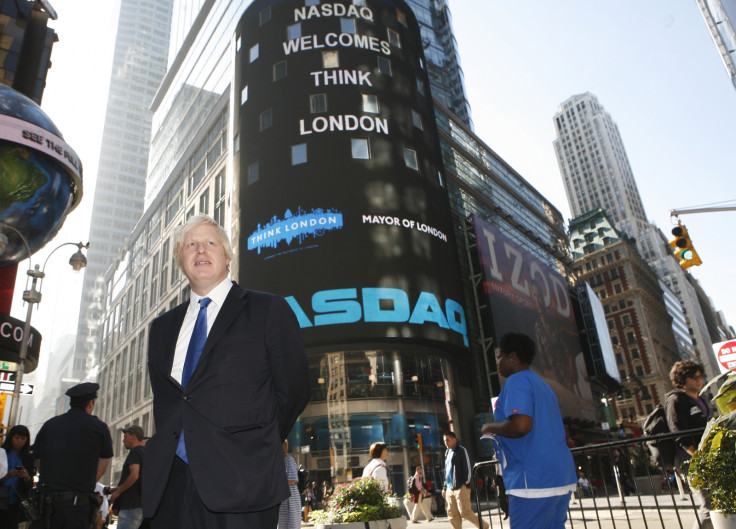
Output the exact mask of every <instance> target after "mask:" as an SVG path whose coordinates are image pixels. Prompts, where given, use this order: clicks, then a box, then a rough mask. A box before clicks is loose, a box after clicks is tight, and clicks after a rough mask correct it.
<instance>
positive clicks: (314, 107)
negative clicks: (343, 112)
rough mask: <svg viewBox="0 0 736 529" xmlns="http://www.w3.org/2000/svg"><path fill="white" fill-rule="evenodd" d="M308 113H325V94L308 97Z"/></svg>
mask: <svg viewBox="0 0 736 529" xmlns="http://www.w3.org/2000/svg"><path fill="white" fill-rule="evenodd" d="M309 111H310V112H311V113H312V114H320V113H322V112H327V94H312V95H310V96H309Z"/></svg>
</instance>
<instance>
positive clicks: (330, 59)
mask: <svg viewBox="0 0 736 529" xmlns="http://www.w3.org/2000/svg"><path fill="white" fill-rule="evenodd" d="M339 66H340V57H339V56H338V55H337V52H336V51H323V52H322V67H323V68H338V67H339Z"/></svg>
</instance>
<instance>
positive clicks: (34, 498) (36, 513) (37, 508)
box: [6, 487, 41, 522]
mask: <svg viewBox="0 0 736 529" xmlns="http://www.w3.org/2000/svg"><path fill="white" fill-rule="evenodd" d="M6 488H7V487H6ZM13 488H14V489H15V493H16V494H17V495H18V505H19V507H20V512H21V514H22V515H23V518H24V519H25V520H27V521H31V522H35V521H36V520H38V519H39V518H40V517H41V505H40V501H39V500H40V496H39V494H38V492H37V491H36V490H35V489H34V490H31V492H30V494H29V495H28V496H24V495H23V494H21V493H20V492H18V489H16V488H15V487H13Z"/></svg>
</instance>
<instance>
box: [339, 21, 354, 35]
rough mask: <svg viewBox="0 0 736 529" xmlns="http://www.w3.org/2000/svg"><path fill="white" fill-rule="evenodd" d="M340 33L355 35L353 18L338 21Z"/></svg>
mask: <svg viewBox="0 0 736 529" xmlns="http://www.w3.org/2000/svg"><path fill="white" fill-rule="evenodd" d="M340 31H341V32H342V33H352V34H355V19H354V18H341V19H340Z"/></svg>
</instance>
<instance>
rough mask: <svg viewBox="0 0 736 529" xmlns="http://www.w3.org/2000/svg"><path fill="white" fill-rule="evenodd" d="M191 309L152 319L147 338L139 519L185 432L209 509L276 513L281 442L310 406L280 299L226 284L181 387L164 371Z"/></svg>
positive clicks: (155, 499)
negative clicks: (148, 429) (149, 421)
mask: <svg viewBox="0 0 736 529" xmlns="http://www.w3.org/2000/svg"><path fill="white" fill-rule="evenodd" d="M188 304H189V302H188V301H187V303H183V304H182V305H179V306H178V307H176V308H174V309H172V310H170V311H169V312H167V313H165V314H163V315H161V316H160V317H158V318H156V319H155V320H154V321H153V323H152V324H151V330H150V333H149V346H148V370H149V375H150V377H151V388H152V389H153V414H154V420H155V421H156V435H154V436H153V438H152V439H150V440H149V441H148V444H147V445H146V458H145V463H144V464H145V469H146V470H145V476H144V478H143V483H142V485H143V513H144V516H145V517H147V518H148V517H152V516H153V515H154V514H155V513H156V511H157V509H158V506H159V503H160V502H161V498H162V496H163V493H164V490H165V488H166V484H167V481H168V477H169V472H170V470H171V465H172V463H173V460H174V456H175V453H176V446H177V444H178V441H179V434H180V432H181V431H182V430H183V431H184V432H185V440H186V447H187V458H188V460H189V468H190V470H191V473H192V478H193V479H194V481H195V483H196V486H197V491H198V492H199V495H200V497H201V499H202V501H203V502H204V504H205V505H206V506H207V508H208V509H210V510H211V511H214V512H224V513H233V512H252V511H260V510H263V509H267V508H269V507H273V506H275V505H277V504H279V503H280V502H281V501H282V500H284V499H286V498H287V497H288V496H289V489H288V485H287V483H286V479H285V478H284V476H285V474H286V470H285V467H284V455H283V451H282V448H281V442H282V440H283V439H285V438H286V436H287V435H288V433H289V431H290V430H291V427H292V426H293V425H294V422H295V421H296V419H297V417H298V416H299V414H300V413H301V412H302V411H303V410H304V408H305V406H306V405H307V402H308V400H309V373H308V364H307V357H306V353H305V351H304V346H303V344H302V338H301V331H300V329H299V324H298V323H297V320H296V317H295V316H294V313H293V312H292V310H291V308H290V307H289V305H288V304H287V303H286V301H285V300H284V299H283V298H282V297H280V296H276V295H273V294H267V293H264V292H256V291H252V290H245V289H243V288H241V287H239V286H238V285H237V284H235V283H234V282H233V287H232V288H231V289H230V292H229V293H228V295H227V298H226V299H225V303H224V304H223V306H222V307H221V308H220V312H219V313H218V315H217V318H216V319H215V322H214V324H213V325H212V328H211V329H210V332H209V335H208V336H207V342H206V343H205V345H204V349H203V350H202V356H201V357H200V359H199V363H198V364H197V367H196V369H195V371H194V374H193V375H192V378H191V379H190V380H189V383H188V384H187V387H186V389H183V388H182V387H181V385H180V384H179V383H178V382H176V380H174V379H173V378H172V377H171V366H172V364H173V361H174V349H175V347H176V341H177V338H178V336H179V329H180V328H181V325H182V322H183V321H184V315H185V313H186V310H187V306H188Z"/></svg>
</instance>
